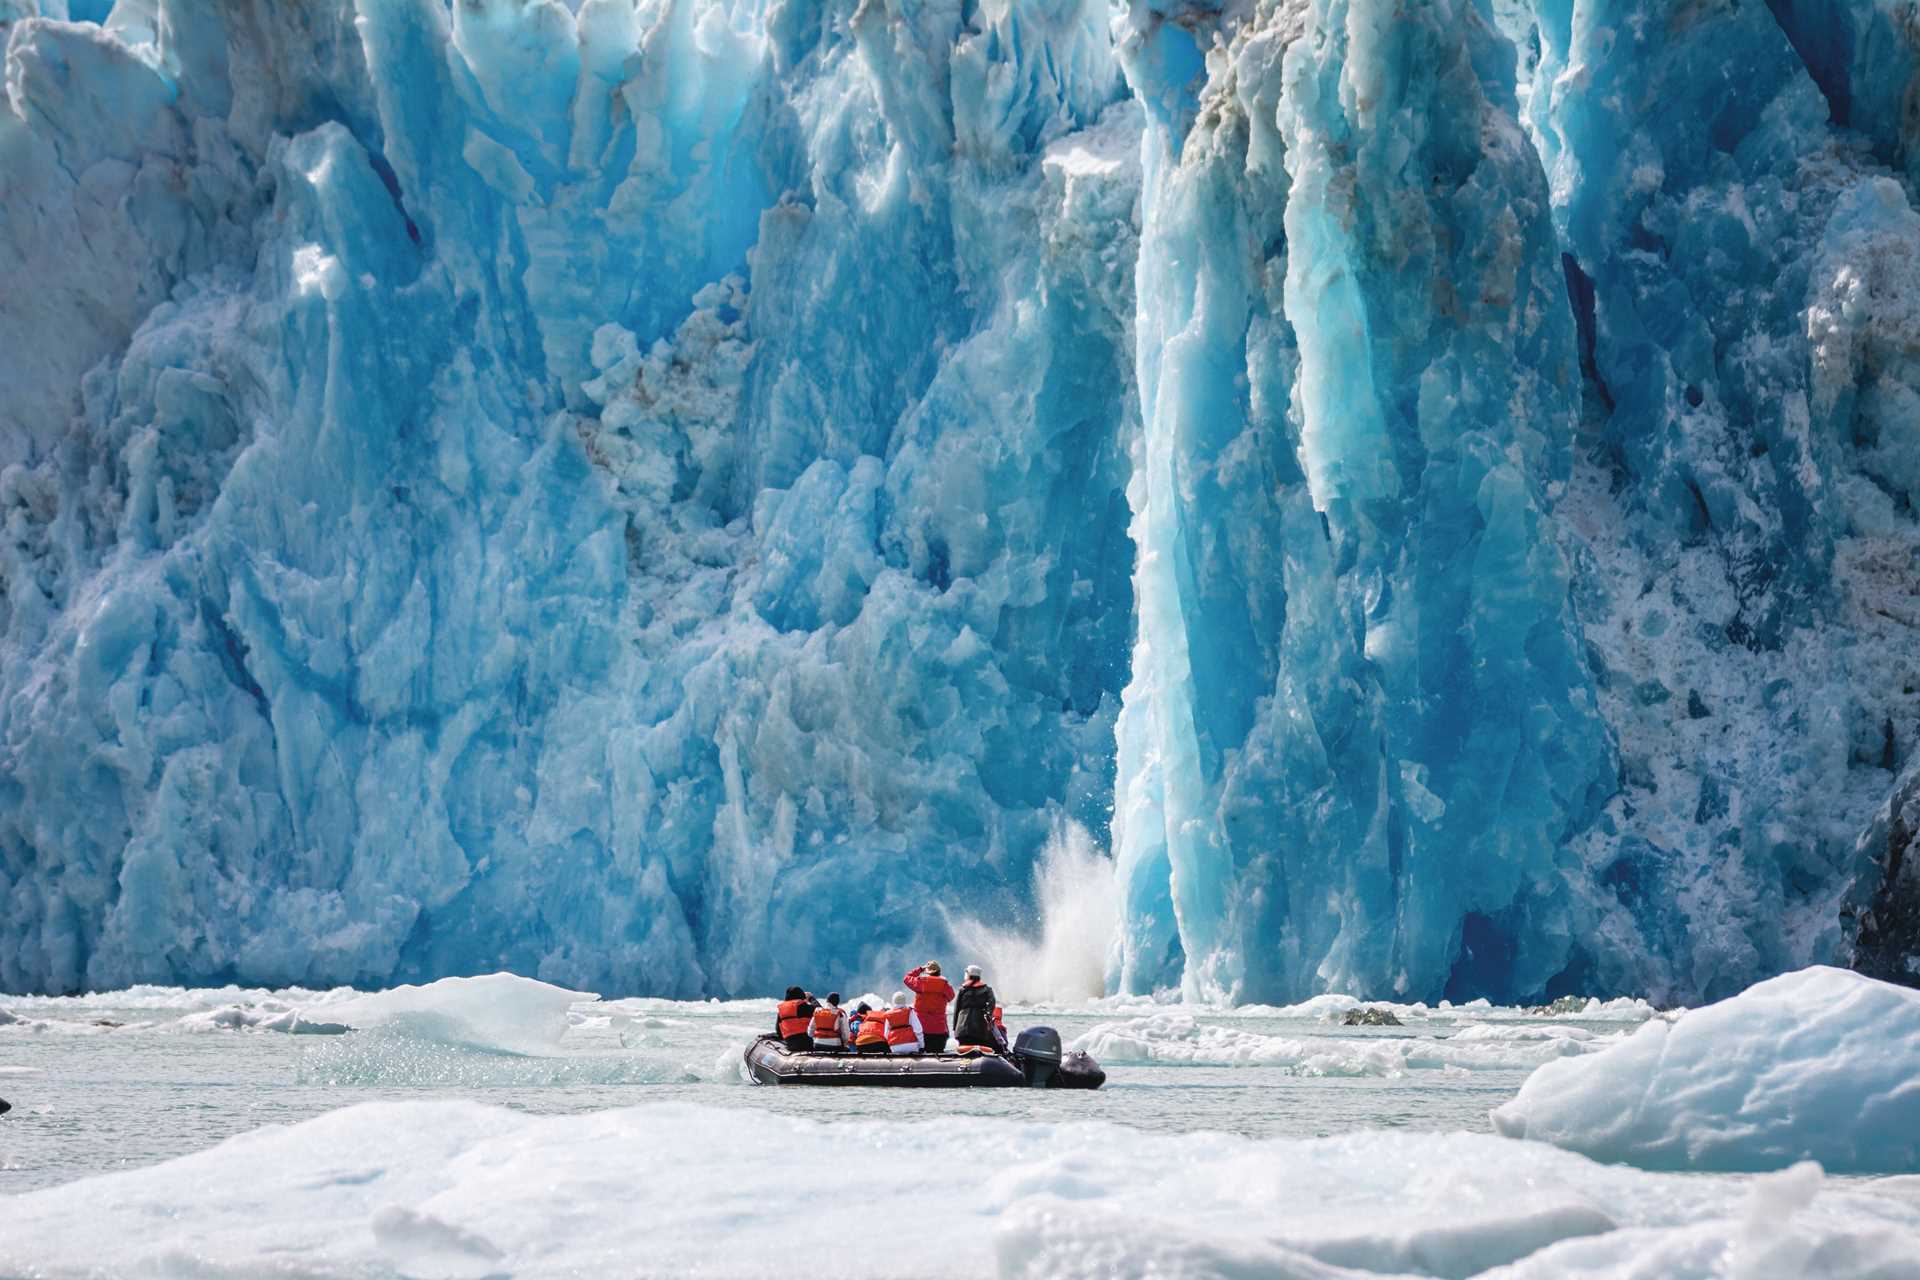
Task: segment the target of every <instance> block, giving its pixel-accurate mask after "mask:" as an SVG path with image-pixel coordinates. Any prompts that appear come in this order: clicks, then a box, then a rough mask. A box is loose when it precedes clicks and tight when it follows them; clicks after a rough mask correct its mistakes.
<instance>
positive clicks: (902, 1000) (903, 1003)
mask: <svg viewBox="0 0 1920 1280" xmlns="http://www.w3.org/2000/svg"><path fill="white" fill-rule="evenodd" d="M893 1007H894V1008H896V1009H904V1008H906V1007H907V993H906V992H904V991H896V992H894V993H893Z"/></svg>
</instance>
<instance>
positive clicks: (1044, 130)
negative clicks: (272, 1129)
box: [0, 0, 1920, 999]
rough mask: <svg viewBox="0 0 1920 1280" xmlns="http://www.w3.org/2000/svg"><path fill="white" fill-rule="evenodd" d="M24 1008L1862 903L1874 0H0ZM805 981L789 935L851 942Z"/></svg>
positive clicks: (1723, 921)
mask: <svg viewBox="0 0 1920 1280" xmlns="http://www.w3.org/2000/svg"><path fill="white" fill-rule="evenodd" d="M0 33H4V34H3V35H0V38H3V39H4V41H5V44H6V48H7V57H6V66H7V75H6V85H7V90H6V93H7V100H6V107H7V109H6V110H4V111H0V280H4V281H5V287H6V291H5V295H4V297H3V298H0V362H3V363H0V379H3V380H4V391H5V394H4V397H0V521H4V524H5V530H6V537H5V538H4V539H0V987H4V988H9V989H29V988H31V989H49V988H53V989H69V988H75V987H81V986H89V985H93V986H99V985H110V984H117V983H123V982H128V981H134V980H160V981H188V982H205V981H215V980H225V979H245V980H249V981H262V982H303V983H330V982H340V981H352V982H359V983H368V984H375V983H385V982H391V981H395V980H405V979H417V978H425V977H431V976H436V975H439V974H443V973H449V972H461V971H474V970H480V969H492V968H499V967H508V968H512V969H515V970H519V971H521V972H526V973H531V974H536V975H538V976H541V977H543V978H548V979H550V980H554V981H558V982H563V983H566V984H568V985H573V986H581V987H593V988H597V989H602V990H609V991H630V990H644V991H656V992H663V993H668V994H675V995H691V994H702V993H719V994H728V993H736V992H760V991H765V990H767V989H770V988H772V987H775V986H777V985H782V984H784V983H785V982H786V981H789V980H790V979H791V975H793V974H794V973H799V974H801V975H803V977H806V975H813V976H812V977H806V980H809V981H819V980H824V979H822V978H820V977H819V976H818V975H821V974H831V973H840V974H843V975H854V976H858V977H862V978H865V979H868V980H872V981H879V980H882V979H883V978H884V977H885V976H886V975H887V974H889V973H890V972H891V971H892V966H894V965H895V964H896V963H897V962H898V960H899V958H900V957H901V955H902V954H903V953H906V954H912V955H914V956H916V957H917V956H918V954H920V950H921V949H922V948H924V947H927V946H939V945H942V943H943V940H944V935H945V930H946V919H947V916H946V914H945V913H947V912H955V913H959V914H963V915H971V916H975V917H979V918H983V919H988V920H1000V921H1014V922H1018V921H1020V920H1022V919H1023V918H1031V912H1032V910H1033V907H1034V905H1035V904H1034V903H1033V902H1032V900H1031V899H1032V896H1033V892H1034V891H1033V888H1032V886H1033V885H1034V883H1036V880H1035V877H1034V876H1033V870H1034V867H1035V864H1036V860H1037V859H1038V858H1039V857H1040V856H1041V851H1042V849H1043V848H1044V847H1045V846H1046V845H1047V843H1048V841H1049V840H1050V839H1051V838H1053V837H1054V835H1055V833H1057V832H1058V831H1059V830H1060V829H1061V827H1062V824H1066V823H1077V824H1079V825H1081V826H1083V827H1085V828H1087V829H1088V830H1090V831H1091V832H1092V833H1093V834H1094V836H1095V838H1096V839H1097V840H1102V841H1106V842H1107V843H1109V845H1110V848H1111V852H1112V857H1113V862H1112V867H1113V873H1114V874H1115V876H1116V877H1117V878H1118V882H1119V889H1120V897H1121V900H1122V903H1123V912H1122V916H1123V920H1122V925H1121V931H1120V936H1119V938H1118V939H1117V940H1116V945H1115V947H1114V950H1113V953H1112V957H1111V964H1110V969H1109V972H1110V981H1111V982H1112V983H1113V985H1115V986H1116V987H1119V988H1124V989H1129V990H1151V989H1157V988H1166V987H1179V988H1181V989H1184V990H1185V991H1186V992H1187V993H1189V994H1190V995H1195V996H1204V997H1227V998H1242V999H1281V998H1290V997H1295V996H1299V995H1304V994H1308V993H1311V992H1314V991H1318V990H1324V989H1327V988H1330V987H1342V988H1346V989H1350V990H1355V991H1360V992H1363V993H1380V994H1402V995H1405V996H1407V997H1409V998H1429V999H1431V998H1438V997H1440V996H1444V995H1451V996H1456V997H1458V996H1475V995H1482V994H1484V995H1491V996H1496V997H1500V998H1511V999H1518V998H1531V997H1534V996H1538V995H1541V994H1559V993H1561V992H1564V991H1570V990H1603V989H1605V990H1615V989H1619V990H1635V991H1644V992H1650V993H1652V994H1654V995H1657V996H1662V997H1667V998H1677V999H1691V998H1697V997H1699V996H1702V995H1717V994H1721V993H1723V992H1726V991H1729V990H1731V989H1734V988H1736V987H1738V986H1741V985H1744V984H1745V983H1746V982H1748V981H1750V980H1751V979H1753V978H1755V977H1757V976H1760V975H1763V974H1766V973H1770V972H1774V971H1777V970H1779V969H1782V968H1786V967H1789V966H1793V965H1798V964H1803V963H1806V962H1808V961H1810V960H1827V959H1831V958H1838V957H1843V956H1844V953H1845V952H1846V950H1847V948H1848V946H1849V944H1850V931H1851V921H1852V920H1853V918H1854V915H1855V913H1857V912H1858V911H1860V910H1861V909H1863V907H1864V905H1865V904H1866V903H1867V902H1868V901H1869V900H1870V899H1871V897H1872V895H1873V893H1874V891H1875V888H1876V884H1875V881H1874V875H1875V864H1873V862H1872V859H1871V858H1866V857H1863V856H1862V855H1861V854H1860V853H1859V852H1858V849H1857V847H1856V836H1857V835H1858V833H1859V829H1860V827H1861V826H1862V825H1863V824H1864V823H1865V822H1866V821H1867V819H1868V818H1869V817H1870V815H1871V814H1872V813H1873V812H1874V811H1875V810H1876V809H1877V808H1878V807H1879V806H1880V805H1881V803H1882V802H1883V800H1884V799H1885V797H1886V795H1887V792H1888V791H1889V789H1890V788H1891V787H1892V784H1893V781H1894V778H1895V775H1896V772H1897V771H1898V770H1899V769H1900V768H1901V767H1902V766H1903V765H1904V764H1905V763H1906V761H1907V760H1908V759H1909V757H1910V756H1911V754H1912V746H1913V741H1914V730H1915V728H1916V723H1917V717H1920V695H1916V693H1915V690H1916V689H1917V688H1920V671H1916V670H1915V667H1916V665H1920V648H1917V647H1916V646H1915V644H1914V639H1915V636H1914V630H1915V628H1916V627H1917V626H1920V615H1916V612H1915V609H1914V605H1913V600H1914V599H1915V598H1916V592H1915V583H1916V571H1915V570H1916V563H1920V562H1917V561H1916V556H1920V524H1916V520H1915V512H1914V506H1913V500H1914V496H1915V493H1916V490H1920V390H1917V389H1920V354H1916V353H1920V302H1916V301H1914V300H1915V299H1920V266H1916V263H1920V253H1916V250H1917V249H1920V215H1917V214H1916V213H1915V212H1914V209H1913V184H1914V181H1915V176H1916V173H1917V172H1920V170H1916V167H1915V166H1916V164H1917V163H1920V161H1916V155H1920V150H1916V147H1915V144H1914V141H1913V139H1914V138H1915V137H1916V136H1920V135H1917V134H1916V131H1917V130H1920V124H1915V123H1914V122H1913V121H1911V120H1910V116H1911V114H1912V113H1911V112H1910V111H1909V110H1908V109H1907V103H1908V101H1909V99H1910V98H1911V97H1912V95H1913V84H1914V76H1915V69H1916V49H1917V48H1920V37H1917V36H1916V32H1915V28H1914V24H1913V23H1912V22H1911V20H1910V18H1909V17H1908V16H1906V14H1905V8H1904V5H1903V4H1901V3H1896V2H1895V0H1871V2H1869V0H1860V2H1858V3H1842V2H1841V0H1772V2H1771V3H1768V2H1766V0H1731V2H1729V3H1718V4H1693V3H1683V4H1674V3H1652V2H1651V0H1579V2H1578V3H1575V2H1574V0H1531V3H1529V2H1528V0H1493V2H1492V3H1488V2H1486V0H1428V2H1426V3H1422V4H1418V5H1412V6H1396V5H1392V4H1388V3H1386V2H1385V0H1130V3H1128V4H1126V5H1124V6H1117V7H1115V6H1109V5H1108V4H1106V3H1101V2H1100V0H862V2H859V3H856V2H855V0H826V2H824V3H823V2H820V0H770V2H756V0H578V2H575V0H568V2H567V3H560V2H559V0H460V3H457V4H453V5H448V4H447V3H445V0H320V2H317V3H313V4H303V5H284V4H273V3H270V2H269V0H233V2H232V3H227V4H222V5H219V6H212V5H207V4H205V3H196V2H195V0H119V3H116V4H111V5H109V4H107V3H104V2H101V0H89V2H88V3H80V2H79V0H0ZM843 985H844V981H843Z"/></svg>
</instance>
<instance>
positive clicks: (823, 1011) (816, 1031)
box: [813, 1005, 840, 1044]
mask: <svg viewBox="0 0 1920 1280" xmlns="http://www.w3.org/2000/svg"><path fill="white" fill-rule="evenodd" d="M822 1040H831V1041H833V1042H834V1043H835V1044H839V1043H840V1011H839V1010H838V1009H836V1008H834V1007H833V1006H832V1005H822V1006H820V1008H818V1009H815V1010H814V1011H813V1042H814V1043H815V1044H819V1043H820V1042H821V1041H822Z"/></svg>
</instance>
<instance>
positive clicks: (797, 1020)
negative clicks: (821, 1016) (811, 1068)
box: [773, 987, 820, 1053]
mask: <svg viewBox="0 0 1920 1280" xmlns="http://www.w3.org/2000/svg"><path fill="white" fill-rule="evenodd" d="M819 1007H820V1004H819V1002H818V1001H816V1000H815V999H814V998H813V997H812V996H810V995H808V994H807V993H806V991H805V989H803V988H801V987H788V988H787V998H786V999H785V1000H782V1001H781V1002H780V1005H779V1007H778V1008H776V1009H775V1010H774V1011H773V1030H774V1034H775V1035H777V1036H779V1037H780V1039H781V1040H782V1041H783V1042H784V1043H785V1044H786V1046H787V1048H789V1049H792V1050H793V1051H794V1052H795V1053H805V1052H807V1051H808V1050H810V1049H812V1048H813V1013H814V1010H816V1009H818V1008H819Z"/></svg>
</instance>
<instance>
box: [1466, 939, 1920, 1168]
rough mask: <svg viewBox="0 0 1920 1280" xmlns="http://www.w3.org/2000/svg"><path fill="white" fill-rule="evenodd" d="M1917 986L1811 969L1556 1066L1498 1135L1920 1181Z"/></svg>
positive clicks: (1505, 1112) (1718, 1163)
mask: <svg viewBox="0 0 1920 1280" xmlns="http://www.w3.org/2000/svg"><path fill="white" fill-rule="evenodd" d="M1916 1062H1920V991H1914V990H1911V989H1908V988H1905V987H1897V986H1893V985H1891V984H1889V983H1885V982H1880V981H1877V980H1875V979H1872V978H1867V977H1863V976H1861V975H1859V974H1855V973H1849V972H1847V971H1845V970H1841V969H1832V968H1825V967H1815V968H1811V969H1806V970H1802V971H1800V972H1797V973H1790V974H1784V975H1782V976H1781V977H1778V978H1771V979H1768V980H1767V981H1765V982H1761V983H1759V984H1757V985H1755V986H1754V987H1752V988H1750V989H1749V990H1747V991H1744V992H1742V993H1741V994H1740V995H1738V996H1735V997H1733V998H1732V999H1730V1000H1723V1001H1721V1002H1720V1003H1719V1004H1715V1005H1711V1006H1708V1007H1706V1008H1703V1009H1694V1010H1691V1011H1689V1012H1687V1013H1684V1014H1682V1015H1681V1016H1680V1017H1679V1018H1678V1019H1677V1020H1675V1021H1672V1022H1668V1021H1666V1020H1664V1019H1659V1020H1655V1021H1653V1022H1650V1023H1648V1024H1647V1025H1646V1026H1644V1027H1642V1028H1640V1029H1639V1030H1638V1031H1636V1032H1635V1033H1633V1035H1631V1036H1630V1037H1628V1038H1627V1039H1625V1040H1624V1041H1621V1042H1619V1043H1616V1044H1612V1045H1609V1046H1607V1047H1605V1048H1603V1049H1601V1051H1600V1052H1598V1053H1595V1054H1593V1055H1592V1056H1583V1057H1579V1058H1569V1059H1566V1060H1563V1061H1558V1062H1549V1063H1548V1064H1547V1065H1545V1066H1543V1067H1541V1068H1540V1069H1539V1070H1538V1071H1536V1072H1535V1073H1534V1074H1533V1075H1532V1076H1530V1077H1528V1079H1527V1082H1526V1084H1525V1085H1524V1086H1523V1087H1522V1088H1521V1090H1520V1094H1519V1096H1518V1097H1516V1098H1515V1099H1514V1100H1513V1101H1511V1102H1509V1103H1507V1104H1506V1105H1504V1106H1502V1107H1499V1108H1498V1109H1496V1110H1495V1111H1494V1113H1493V1123H1494V1127H1495V1128H1496V1129H1497V1130H1498V1131H1499V1132H1501V1133H1503V1134H1505V1135H1507V1136H1509V1137H1514V1138H1531V1139H1535V1140H1538V1141H1542V1142H1550V1143H1553V1144H1555V1145H1557V1146H1562V1147H1566V1148H1568V1149H1570V1150H1573V1151H1579V1152H1582V1153H1584V1154H1586V1155H1590V1156H1592V1157H1594V1158H1595V1159H1599V1160H1611V1161H1617V1162H1620V1163H1625V1164H1634V1165H1638V1166H1640V1167H1642V1168H1649V1169H1676V1170H1679V1169H1691V1170H1721V1171H1758V1170H1765V1169H1782V1168H1785V1167H1786V1166H1788V1165H1790V1164H1793V1163H1794V1162H1795V1161H1798V1160H1815V1161H1818V1162H1819V1163H1820V1164H1821V1165H1822V1166H1823V1167H1825V1168H1826V1169H1827V1170H1828V1171H1829V1172H1834V1173H1882V1174H1894V1173H1917V1172H1920V1080H1916V1077H1915V1073H1914V1064H1915V1063H1916Z"/></svg>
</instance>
